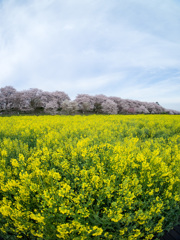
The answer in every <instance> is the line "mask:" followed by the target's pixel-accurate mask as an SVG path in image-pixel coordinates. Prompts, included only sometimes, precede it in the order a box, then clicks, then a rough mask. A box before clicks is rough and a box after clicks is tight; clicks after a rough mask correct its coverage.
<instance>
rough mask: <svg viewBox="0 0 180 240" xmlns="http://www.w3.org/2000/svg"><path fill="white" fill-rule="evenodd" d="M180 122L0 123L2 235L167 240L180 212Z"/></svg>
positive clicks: (79, 119) (49, 119) (64, 119)
mask: <svg viewBox="0 0 180 240" xmlns="http://www.w3.org/2000/svg"><path fill="white" fill-rule="evenodd" d="M179 120H180V117H179V116H166V115H164V116H160V115H156V116H155V115H151V116H147V115H138V116H133V115H131V116H117V115H116V116H115V115H112V116H103V115H98V116H97V115H91V116H38V117H37V116H24V117H2V118H0V135H1V139H0V235H1V236H2V237H4V238H5V239H12V240H13V239H17V238H22V239H25V238H26V237H27V238H28V239H39V240H43V239H44V240H50V239H53V240H56V239H65V240H66V239H70V240H71V239H73V240H74V239H75V240H78V239H97V240H98V239H122V240H136V239H137V240H138V239H146V240H148V239H149V240H150V239H153V238H154V237H156V238H157V239H158V238H160V237H161V235H162V234H163V231H164V230H169V229H171V228H172V227H173V225H175V224H177V223H178V218H179V214H180V151H179V150H180V149H179V148H180V121H179Z"/></svg>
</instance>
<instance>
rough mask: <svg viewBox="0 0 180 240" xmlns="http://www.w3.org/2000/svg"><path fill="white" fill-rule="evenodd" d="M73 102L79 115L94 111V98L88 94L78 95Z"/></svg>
mask: <svg viewBox="0 0 180 240" xmlns="http://www.w3.org/2000/svg"><path fill="white" fill-rule="evenodd" d="M75 102H76V103H77V105H78V111H79V112H80V113H89V112H92V111H93V109H94V103H95V101H94V98H93V97H92V96H90V95H88V94H78V95H77V97H76V99H75Z"/></svg>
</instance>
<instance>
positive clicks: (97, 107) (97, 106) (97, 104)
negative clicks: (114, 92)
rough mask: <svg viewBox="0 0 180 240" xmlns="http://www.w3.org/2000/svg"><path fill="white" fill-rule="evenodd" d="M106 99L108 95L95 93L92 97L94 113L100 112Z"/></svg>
mask: <svg viewBox="0 0 180 240" xmlns="http://www.w3.org/2000/svg"><path fill="white" fill-rule="evenodd" d="M107 99H108V97H106V96H105V95H103V94H99V95H95V96H94V97H93V100H94V110H93V111H94V112H95V113H102V103H103V102H105V101H106V100H107Z"/></svg>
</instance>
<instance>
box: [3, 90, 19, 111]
mask: <svg viewBox="0 0 180 240" xmlns="http://www.w3.org/2000/svg"><path fill="white" fill-rule="evenodd" d="M15 93H16V89H15V88H13V87H12V86H6V87H4V88H0V110H1V111H10V110H12V109H13V108H14V98H15Z"/></svg>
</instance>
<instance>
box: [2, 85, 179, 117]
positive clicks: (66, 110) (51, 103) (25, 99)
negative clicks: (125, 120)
mask: <svg viewBox="0 0 180 240" xmlns="http://www.w3.org/2000/svg"><path fill="white" fill-rule="evenodd" d="M0 113H1V114H3V113H5V114H8V113H11V114H12V113H47V114H77V113H79V114H141V113H143V114H162V113H169V114H179V112H177V111H174V110H168V109H165V108H163V107H162V106H160V105H159V104H158V103H153V102H141V101H135V100H128V99H121V98H119V97H107V96H105V95H102V94H101V95H95V96H90V95H88V94H79V95H77V97H76V99H75V100H73V101H72V100H71V99H70V98H69V96H68V95H67V94H66V93H64V92H61V91H55V92H47V91H42V90H40V89H37V88H31V89H29V90H24V91H17V90H16V89H15V88H13V87H11V86H6V87H4V88H0Z"/></svg>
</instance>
